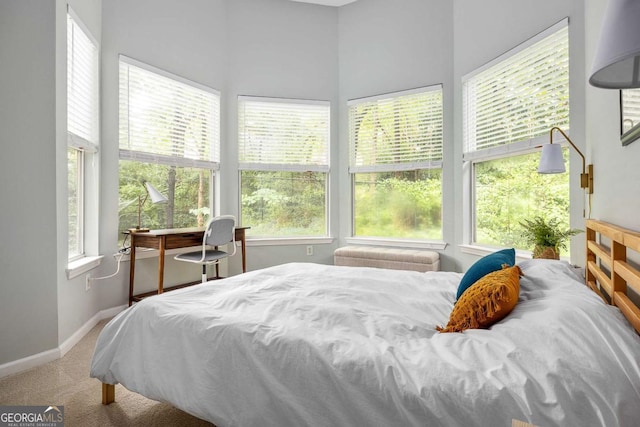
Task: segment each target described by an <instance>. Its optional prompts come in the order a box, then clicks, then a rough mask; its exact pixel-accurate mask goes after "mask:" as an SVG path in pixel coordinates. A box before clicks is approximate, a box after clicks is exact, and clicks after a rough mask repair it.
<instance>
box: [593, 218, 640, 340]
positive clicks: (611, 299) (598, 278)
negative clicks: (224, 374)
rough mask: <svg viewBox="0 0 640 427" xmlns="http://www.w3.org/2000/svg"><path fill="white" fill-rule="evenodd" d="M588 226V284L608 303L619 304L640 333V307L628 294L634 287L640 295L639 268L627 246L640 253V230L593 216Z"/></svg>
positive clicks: (617, 305)
mask: <svg viewBox="0 0 640 427" xmlns="http://www.w3.org/2000/svg"><path fill="white" fill-rule="evenodd" d="M586 228H587V268H586V281H587V285H589V287H590V288H591V289H593V290H594V291H595V292H596V293H597V294H598V295H600V297H601V298H602V299H603V300H604V301H605V302H606V303H607V304H612V305H615V306H616V307H618V308H620V311H622V313H623V314H624V315H625V317H626V318H627V319H628V320H629V323H631V325H633V327H634V328H635V329H636V331H637V332H638V333H640V308H638V305H636V304H635V303H634V302H633V301H632V300H631V299H630V298H629V294H628V289H629V288H631V289H633V290H634V292H635V293H636V294H638V295H640V270H638V269H637V268H636V267H634V266H633V265H632V264H630V263H628V262H627V250H628V249H630V250H632V251H635V252H636V253H638V254H639V255H640V233H638V232H636V231H632V230H627V229H625V228H622V227H618V226H616V225H613V224H609V223H606V222H603V221H596V220H592V219H588V220H587V221H586ZM603 292H604V294H603ZM605 294H606V297H605Z"/></svg>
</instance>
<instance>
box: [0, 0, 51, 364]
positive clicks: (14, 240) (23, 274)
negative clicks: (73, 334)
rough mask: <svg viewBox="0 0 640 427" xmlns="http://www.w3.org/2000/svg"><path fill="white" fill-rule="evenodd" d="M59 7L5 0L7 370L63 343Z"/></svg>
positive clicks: (1, 84) (0, 299)
mask: <svg viewBox="0 0 640 427" xmlns="http://www.w3.org/2000/svg"><path fill="white" fill-rule="evenodd" d="M55 13H56V4H55V3H54V2H43V1H40V0H22V1H2V2H0V64H2V65H1V66H0V73H1V76H2V78H0V100H2V103H1V104H0V105H1V106H0V145H1V146H2V155H1V156H0V182H1V183H2V184H1V186H0V200H1V201H2V202H1V204H2V208H1V209H0V227H1V231H2V233H1V234H2V245H0V343H1V344H0V365H2V364H4V363H7V362H10V361H13V360H16V359H20V358H24V357H27V356H30V355H32V354H36V353H40V352H43V351H46V350H50V349H51V348H54V347H56V346H57V345H58V328H57V321H58V317H57V316H58V309H57V299H58V296H57V284H56V271H57V252H56V251H57V248H56V233H57V231H56V186H55V182H56V181H55V177H56V163H55V162H54V161H52V159H54V158H55V155H56V122H55V118H56V84H55V76H56V57H55V54H56V49H55V44H54V43H55V40H56V34H55Z"/></svg>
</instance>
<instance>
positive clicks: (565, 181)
mask: <svg viewBox="0 0 640 427" xmlns="http://www.w3.org/2000/svg"><path fill="white" fill-rule="evenodd" d="M568 34H569V33H568V22H567V20H564V21H563V22H560V23H558V24H556V25H555V26H553V27H551V28H549V29H547V30H546V31H544V32H542V33H540V34H538V35H537V36H535V37H533V38H532V39H530V40H528V41H526V42H525V43H523V44H521V45H520V46H518V47H517V48H514V49H513V50H511V51H509V52H507V53H506V54H504V55H502V56H500V57H499V58H497V59H495V60H494V61H492V62H491V63H489V64H487V65H485V66H483V67H481V68H480V69H478V70H476V71H474V72H472V73H471V74H469V75H467V76H465V77H464V78H463V121H464V128H463V132H464V154H463V159H464V161H465V162H467V163H468V164H470V165H471V168H469V170H470V171H471V173H470V176H469V180H468V181H467V184H466V185H469V186H470V191H468V192H467V193H468V194H470V195H471V199H472V200H471V203H469V206H470V208H471V215H470V218H471V219H472V221H471V223H472V229H471V233H470V234H471V236H470V237H471V241H472V242H474V243H477V244H483V245H490V246H515V247H517V248H522V249H528V248H526V247H525V244H524V242H523V241H522V237H521V227H520V224H519V223H520V222H521V221H522V220H523V219H530V218H532V217H534V216H537V215H541V216H544V217H547V218H555V219H557V220H558V221H560V222H561V223H562V224H564V225H566V226H567V227H568V224H569V175H568V174H560V175H540V174H538V173H537V165H538V162H539V159H540V152H539V150H536V147H537V146H539V145H541V144H542V143H545V142H547V141H548V135H549V130H550V129H551V128H552V127H553V126H559V127H561V128H562V129H563V130H565V131H568V130H569V35H568ZM564 151H565V157H567V156H568V152H567V149H566V148H565V150H564Z"/></svg>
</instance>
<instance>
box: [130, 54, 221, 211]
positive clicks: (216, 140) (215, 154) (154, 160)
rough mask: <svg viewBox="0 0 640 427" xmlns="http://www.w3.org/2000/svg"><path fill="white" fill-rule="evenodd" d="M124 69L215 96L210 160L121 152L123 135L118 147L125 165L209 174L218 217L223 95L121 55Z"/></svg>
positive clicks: (212, 205) (213, 207)
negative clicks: (170, 167)
mask: <svg viewBox="0 0 640 427" xmlns="http://www.w3.org/2000/svg"><path fill="white" fill-rule="evenodd" d="M123 66H125V67H135V68H138V69H140V70H142V71H143V72H149V73H152V74H155V75H157V76H160V77H163V78H166V79H169V80H171V81H172V82H173V83H176V84H182V85H185V86H188V87H189V88H191V89H196V90H199V91H202V92H205V93H208V94H209V95H213V98H212V100H213V101H214V104H215V107H214V111H212V112H213V114H214V115H215V116H214V117H213V120H212V122H211V125H212V132H213V137H212V141H211V144H212V146H210V147H209V156H208V159H196V158H189V157H182V156H177V155H170V154H161V153H152V152H146V151H142V150H135V149H127V148H122V145H123V141H122V135H121V136H120V142H119V146H120V148H119V161H122V160H125V161H135V162H142V163H149V164H155V165H163V166H176V167H180V168H197V169H205V170H207V171H209V194H208V197H209V212H210V217H213V216H215V215H216V214H217V213H218V211H217V210H216V209H217V205H218V203H217V202H216V199H215V196H216V194H217V193H218V192H217V186H218V185H219V182H218V175H219V173H218V172H219V170H220V124H221V117H220V114H221V110H220V101H221V93H220V91H218V90H216V89H213V88H211V87H208V86H205V85H203V84H201V83H198V82H195V81H193V80H189V79H187V78H184V77H182V76H179V75H176V74H173V73H171V72H168V71H166V70H163V69H161V68H158V67H155V66H153V65H150V64H147V63H144V62H141V61H138V60H136V59H133V58H130V57H128V56H125V55H119V62H118V67H119V70H120V71H119V73H120V72H121V71H122V67H123ZM121 79H122V76H121V75H119V82H118V85H119V87H120V86H121V84H122V81H121ZM120 90H121V89H120ZM123 96H125V95H124V94H123V93H122V92H121V93H120V98H121V99H120V101H119V107H118V108H119V109H121V108H123V106H122V104H123V102H124V101H123V99H122V98H123ZM128 103H129V101H128V100H127V101H126V104H127V107H128ZM119 114H121V111H119ZM119 131H121V124H119ZM129 137H130V135H129V131H127V135H126V139H127V143H128V142H130V140H129ZM140 190H141V192H142V191H144V190H143V188H142V186H141V187H140Z"/></svg>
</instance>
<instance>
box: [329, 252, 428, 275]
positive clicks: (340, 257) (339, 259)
mask: <svg viewBox="0 0 640 427" xmlns="http://www.w3.org/2000/svg"><path fill="white" fill-rule="evenodd" d="M334 264H335V265H346V266H352V267H377V268H389V269H393V270H412V271H422V272H425V271H438V270H439V269H440V254H438V252H433V251H425V250H419V249H399V248H380V247H373V246H344V247H342V248H338V249H336V251H335V252H334Z"/></svg>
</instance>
